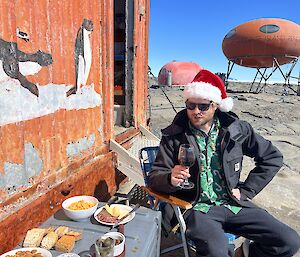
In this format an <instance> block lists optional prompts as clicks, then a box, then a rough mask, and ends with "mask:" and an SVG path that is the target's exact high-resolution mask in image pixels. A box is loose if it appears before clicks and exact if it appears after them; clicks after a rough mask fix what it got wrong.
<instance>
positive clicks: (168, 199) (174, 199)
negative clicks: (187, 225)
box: [142, 186, 193, 210]
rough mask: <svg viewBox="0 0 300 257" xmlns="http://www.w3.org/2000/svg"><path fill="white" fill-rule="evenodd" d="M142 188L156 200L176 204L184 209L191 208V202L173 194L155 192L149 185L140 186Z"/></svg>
mask: <svg viewBox="0 0 300 257" xmlns="http://www.w3.org/2000/svg"><path fill="white" fill-rule="evenodd" d="M142 189H143V190H144V191H146V192H147V193H148V194H149V195H151V196H153V197H154V198H155V199H156V200H159V201H163V202H167V203H169V204H171V205H177V206H179V207H180V208H182V209H186V210H188V209H191V208H192V207H193V206H192V204H191V203H189V202H186V201H184V200H181V199H179V198H177V197H175V196H172V195H168V194H162V193H158V192H155V191H153V190H152V189H150V188H149V187H144V186H142Z"/></svg>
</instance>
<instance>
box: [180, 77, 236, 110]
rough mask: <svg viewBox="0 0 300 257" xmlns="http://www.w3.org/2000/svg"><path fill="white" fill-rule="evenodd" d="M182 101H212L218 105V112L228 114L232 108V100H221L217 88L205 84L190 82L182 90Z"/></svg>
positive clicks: (227, 98) (228, 98) (229, 98)
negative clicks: (192, 99)
mask: <svg viewBox="0 0 300 257" xmlns="http://www.w3.org/2000/svg"><path fill="white" fill-rule="evenodd" d="M183 98H184V101H186V100H188V99H189V98H202V99H206V100H209V101H213V102H215V103H217V104H218V105H219V107H218V108H219V110H220V111H222V112H229V111H231V110H232V108H233V99H232V98H231V97H226V98H224V99H222V97H221V91H220V89H219V88H218V87H215V86H213V85H211V84H210V83H206V82H192V83H189V84H187V85H186V86H185V87H184V90H183Z"/></svg>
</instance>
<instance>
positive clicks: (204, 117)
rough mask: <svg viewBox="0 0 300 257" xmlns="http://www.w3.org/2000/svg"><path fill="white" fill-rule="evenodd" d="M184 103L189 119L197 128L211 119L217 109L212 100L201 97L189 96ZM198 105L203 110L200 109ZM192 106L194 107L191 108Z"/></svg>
mask: <svg viewBox="0 0 300 257" xmlns="http://www.w3.org/2000/svg"><path fill="white" fill-rule="evenodd" d="M195 104H196V106H195ZM199 104H200V106H199ZM186 105H187V115H188V118H189V120H190V121H191V123H192V124H193V125H194V126H195V127H196V128H199V129H200V128H202V127H203V126H205V125H206V124H207V123H210V122H211V121H212V120H213V117H214V114H215V111H216V109H217V105H216V104H215V103H214V102H211V101H209V100H205V99H202V98H189V99H188V100H187V101H186ZM194 107H195V108H194ZM199 107H200V108H201V109H204V110H202V111H201V110H200V109H199ZM192 108H194V109H193V110H191V109H192Z"/></svg>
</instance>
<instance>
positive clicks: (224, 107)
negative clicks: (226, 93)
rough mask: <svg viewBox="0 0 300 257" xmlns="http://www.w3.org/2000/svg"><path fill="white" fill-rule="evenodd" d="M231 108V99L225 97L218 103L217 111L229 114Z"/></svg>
mask: <svg viewBox="0 0 300 257" xmlns="http://www.w3.org/2000/svg"><path fill="white" fill-rule="evenodd" d="M232 108H233V99H232V98H231V97H226V98H224V99H223V100H222V101H221V102H220V103H219V110H220V111H222V112H229V111H231V110H232Z"/></svg>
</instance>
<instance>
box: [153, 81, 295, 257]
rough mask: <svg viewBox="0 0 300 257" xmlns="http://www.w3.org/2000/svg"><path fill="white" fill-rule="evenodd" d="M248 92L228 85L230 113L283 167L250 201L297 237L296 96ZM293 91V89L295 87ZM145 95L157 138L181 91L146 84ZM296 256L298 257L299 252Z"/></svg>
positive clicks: (276, 90) (271, 90) (278, 90)
mask: <svg viewBox="0 0 300 257" xmlns="http://www.w3.org/2000/svg"><path fill="white" fill-rule="evenodd" d="M249 89H250V84H247V83H238V82H234V83H230V84H229V85H228V90H227V91H228V92H229V93H228V94H229V95H230V96H231V97H233V98H234V109H233V111H234V112H235V113H236V114H237V115H238V116H239V117H240V118H241V119H243V120H246V121H248V122H249V123H251V124H252V126H253V127H254V129H255V130H256V131H257V132H258V133H260V134H261V135H262V136H264V137H266V138H267V139H269V140H271V141H272V142H273V143H274V144H275V145H276V146H277V147H278V148H279V149H280V150H281V151H282V153H283V155H284V166H283V167H282V168H281V170H280V171H279V173H278V174H277V175H276V177H275V178H274V179H273V180H272V182H271V183H270V184H269V185H268V186H267V187H266V188H265V189H264V190H263V191H262V192H261V193H260V194H259V195H258V196H257V197H255V199H254V202H255V203H256V204H257V205H259V206H261V207H263V208H265V209H267V210H268V211H269V212H270V213H272V214H273V215H274V216H275V217H277V218H278V219H279V220H281V221H282V222H284V223H286V224H288V225H289V226H291V227H292V228H294V229H295V230H296V231H298V233H299V234H300V165H299V161H300V96H297V95H296V94H295V93H294V91H293V90H291V89H288V90H284V87H283V86H282V85H279V84H277V85H276V84H275V85H267V86H266V87H264V89H263V90H262V92H260V93H258V94H254V93H249ZM253 89H254V90H255V89H256V86H254V88H252V90H253ZM293 89H294V90H297V87H296V86H294V87H293ZM283 93H284V94H285V96H283ZM149 94H150V97H151V98H150V107H151V110H150V117H151V121H150V128H151V131H152V132H153V133H154V134H156V135H157V136H158V137H160V136H161V134H160V130H161V129H162V128H164V127H166V126H167V125H168V124H169V123H170V122H171V121H172V119H173V117H174V115H175V110H176V111H177V112H178V111H180V110H181V109H183V108H184V102H183V98H182V90H181V89H180V88H175V87H173V88H168V87H164V88H161V87H157V86H155V83H152V84H151V83H150V89H149ZM243 167H244V168H243V175H242V178H243V179H245V178H246V176H247V173H248V172H249V171H250V170H251V168H252V167H253V162H252V160H250V159H249V158H245V160H244V165H243ZM168 241H170V239H169V240H165V241H163V243H162V244H163V245H168V244H169V243H170V242H168ZM164 256H166V257H167V256H183V253H182V251H181V252H180V251H177V253H174V255H164ZM296 256H297V257H300V253H298V254H297V255H296Z"/></svg>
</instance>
